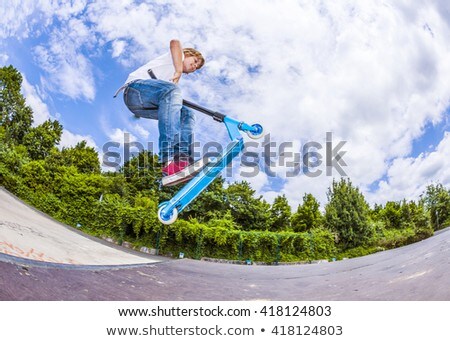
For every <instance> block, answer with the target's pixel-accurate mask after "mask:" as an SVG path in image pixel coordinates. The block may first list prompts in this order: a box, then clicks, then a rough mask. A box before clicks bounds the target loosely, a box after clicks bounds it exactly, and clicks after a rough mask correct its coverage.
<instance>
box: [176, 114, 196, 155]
mask: <svg viewBox="0 0 450 341" xmlns="http://www.w3.org/2000/svg"><path fill="white" fill-rule="evenodd" d="M194 126H195V113H194V112H193V111H192V110H190V109H189V108H187V107H185V106H182V108H181V114H180V127H179V129H178V130H179V135H178V136H177V137H178V144H177V145H176V147H175V153H177V154H179V155H182V156H186V157H188V158H189V161H190V163H191V162H192V161H193V136H194Z"/></svg>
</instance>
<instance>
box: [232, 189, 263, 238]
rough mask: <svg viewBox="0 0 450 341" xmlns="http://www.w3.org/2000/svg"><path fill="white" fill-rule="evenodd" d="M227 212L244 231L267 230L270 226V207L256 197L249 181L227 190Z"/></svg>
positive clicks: (260, 197)
mask: <svg viewBox="0 0 450 341" xmlns="http://www.w3.org/2000/svg"><path fill="white" fill-rule="evenodd" d="M225 194H226V197H225V200H226V204H227V210H230V211H231V214H232V215H233V219H234V221H235V222H236V223H237V224H238V225H239V226H241V227H242V228H243V229H244V230H266V229H268V227H269V226H270V212H269V210H270V205H269V204H268V203H267V202H266V201H265V200H264V199H262V196H259V197H258V198H256V197H255V190H254V189H252V188H251V187H250V184H249V183H248V182H247V181H242V182H236V183H233V184H231V185H230V186H229V187H228V188H227V189H226V190H225Z"/></svg>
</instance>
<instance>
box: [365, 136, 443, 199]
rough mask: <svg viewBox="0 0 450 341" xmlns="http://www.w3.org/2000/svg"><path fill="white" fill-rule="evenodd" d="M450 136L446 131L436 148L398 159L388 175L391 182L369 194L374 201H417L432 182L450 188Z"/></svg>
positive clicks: (382, 183)
mask: <svg viewBox="0 0 450 341" xmlns="http://www.w3.org/2000/svg"><path fill="white" fill-rule="evenodd" d="M449 169H450V133H449V132H446V133H445V135H444V137H443V139H442V141H441V142H440V143H439V145H438V146H437V147H436V149H435V150H434V151H432V152H430V153H423V154H421V155H419V157H417V158H412V157H404V158H398V159H395V160H394V161H393V163H392V166H391V167H390V168H389V170H388V173H387V179H386V180H383V181H381V182H380V184H379V189H378V190H377V191H376V192H374V193H368V194H367V197H368V198H369V199H370V200H371V201H372V202H378V203H380V202H386V201H392V200H402V199H404V198H408V199H411V200H413V199H414V200H416V199H418V198H419V196H420V195H421V194H423V193H424V191H425V190H426V187H427V186H428V185H429V184H430V183H431V182H440V183H442V184H443V185H444V186H446V187H450V172H449V171H448V170H449Z"/></svg>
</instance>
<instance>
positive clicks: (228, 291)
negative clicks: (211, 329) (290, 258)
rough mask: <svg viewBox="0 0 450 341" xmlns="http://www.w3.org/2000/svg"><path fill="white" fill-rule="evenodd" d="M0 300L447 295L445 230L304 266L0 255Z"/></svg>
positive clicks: (449, 269)
mask: <svg viewBox="0 0 450 341" xmlns="http://www.w3.org/2000/svg"><path fill="white" fill-rule="evenodd" d="M2 219H3V216H2ZM0 227H1V228H2V229H3V226H0ZM36 240H41V239H36ZM116 265H117V264H116ZM0 299H1V300H149V301H151V300H161V301H164V300H169V301H177V300H204V301H207V300H214V301H224V300H227V301H228V300H286V301H290V300H303V301H305V300H450V229H446V230H443V231H440V232H439V233H437V234H436V235H435V236H433V237H431V238H428V239H426V240H423V241H421V242H418V243H415V244H412V245H408V246H405V247H402V248H399V249H395V250H390V251H385V252H380V253H377V254H373V255H370V256H366V257H361V258H355V259H349V260H345V261H340V262H333V263H321V264H308V265H282V266H255V265H254V266H245V265H232V264H219V263H210V262H204V261H195V260H189V259H182V260H166V261H162V262H157V263H152V264H144V265H139V264H134V265H119V266H113V265H104V264H103V265H97V266H95V265H94V266H92V265H71V264H54V263H45V262H40V261H35V260H31V259H24V258H17V257H14V256H11V255H6V254H1V253H0Z"/></svg>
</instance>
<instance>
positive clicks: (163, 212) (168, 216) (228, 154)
mask: <svg viewBox="0 0 450 341" xmlns="http://www.w3.org/2000/svg"><path fill="white" fill-rule="evenodd" d="M183 105H185V106H187V107H189V108H191V109H194V110H196V111H199V112H201V113H203V114H206V115H209V116H211V117H212V118H213V119H214V120H215V121H217V122H220V123H224V124H225V127H226V128H227V130H228V135H229V137H230V139H231V142H230V143H229V145H228V146H227V148H226V149H225V150H224V151H223V153H222V154H221V155H220V156H217V157H213V158H209V159H208V161H206V165H205V166H204V167H203V168H202V169H201V171H200V172H199V173H197V175H195V177H193V178H192V179H191V180H189V182H188V183H186V185H184V187H183V188H181V189H180V190H179V191H178V192H177V193H176V194H175V196H174V197H173V198H172V199H171V200H169V201H164V202H162V203H161V204H160V205H159V210H158V219H159V221H160V222H161V223H163V224H165V225H170V224H172V223H174V222H175V221H176V220H177V218H178V214H179V213H180V212H181V211H183V209H184V208H185V207H186V206H187V205H189V204H190V203H191V202H192V201H193V200H194V199H195V198H196V197H197V196H198V195H199V194H200V193H201V192H203V191H204V190H205V189H206V188H207V187H208V186H209V185H210V184H211V182H213V180H214V179H215V178H216V177H217V176H219V174H220V173H221V172H222V170H223V169H225V167H227V165H228V164H230V162H231V161H232V160H233V159H234V158H235V157H237V156H238V155H239V154H240V153H241V151H242V149H243V148H244V139H243V137H242V134H241V132H245V133H247V135H248V136H249V137H250V138H252V139H259V138H261V137H262V136H263V134H264V133H263V127H262V126H261V125H260V124H253V125H249V124H247V123H245V122H240V121H237V120H235V119H233V118H230V117H228V116H226V115H224V114H221V113H219V112H215V111H212V110H209V109H206V108H204V107H201V106H199V105H197V104H195V103H192V102H189V101H186V100H183Z"/></svg>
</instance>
